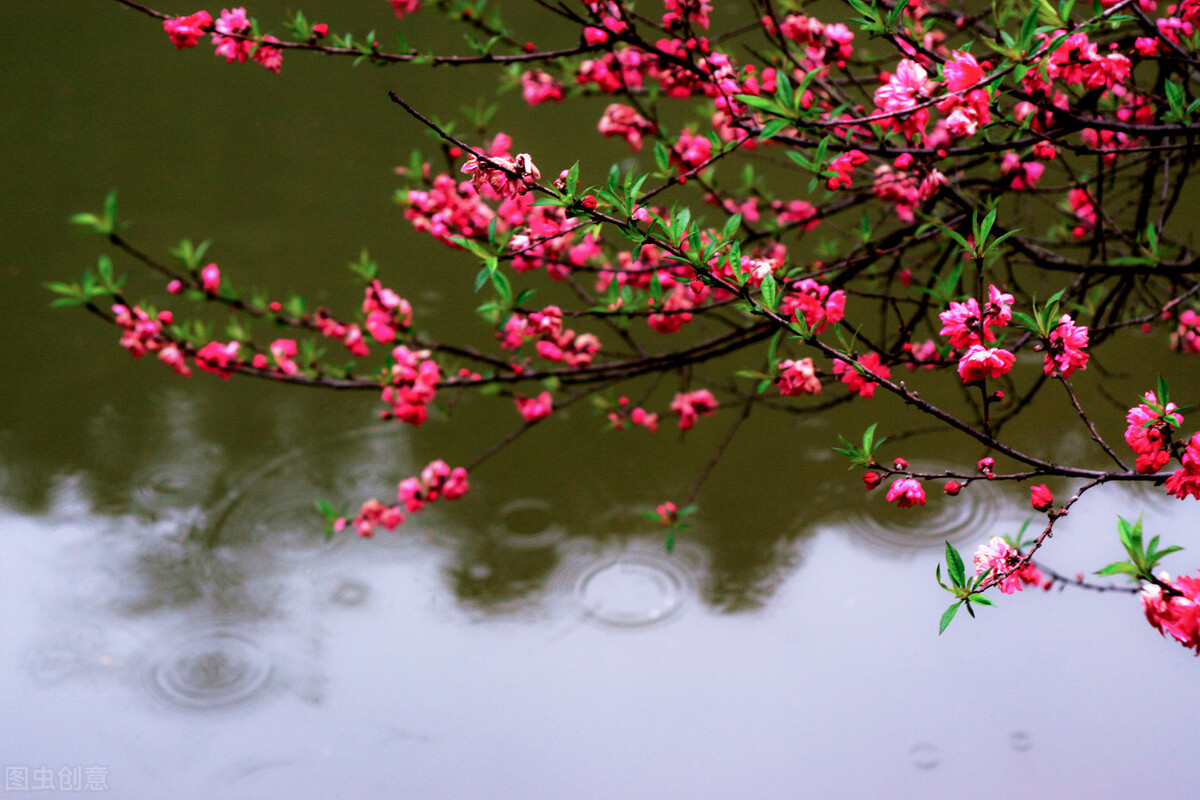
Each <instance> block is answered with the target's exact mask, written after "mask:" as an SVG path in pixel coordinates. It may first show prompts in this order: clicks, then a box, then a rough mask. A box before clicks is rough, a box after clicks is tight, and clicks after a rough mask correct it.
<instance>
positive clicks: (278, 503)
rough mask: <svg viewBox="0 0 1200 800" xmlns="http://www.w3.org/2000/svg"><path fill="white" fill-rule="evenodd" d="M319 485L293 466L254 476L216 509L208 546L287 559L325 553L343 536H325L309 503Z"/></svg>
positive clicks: (311, 502) (335, 545)
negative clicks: (266, 553)
mask: <svg viewBox="0 0 1200 800" xmlns="http://www.w3.org/2000/svg"><path fill="white" fill-rule="evenodd" d="M320 496H321V492H320V490H319V489H318V488H317V487H316V486H315V485H314V484H313V483H311V482H310V481H308V480H307V479H306V478H305V476H304V475H303V472H302V469H301V468H299V467H297V466H294V465H293V466H284V467H279V468H277V469H274V470H271V471H269V472H266V473H260V474H259V475H257V476H255V478H253V479H252V480H251V481H250V482H249V483H248V484H247V485H246V486H245V487H244V488H243V489H242V490H241V491H240V492H239V493H237V494H236V495H234V496H233V497H232V499H231V500H230V501H229V502H228V503H227V504H226V505H225V507H224V508H222V509H221V511H220V513H219V514H218V515H217V518H216V521H215V523H214V524H213V526H212V527H211V528H210V529H209V530H208V531H207V534H206V535H207V538H208V541H209V543H210V544H211V545H213V546H222V547H232V548H247V547H248V548H251V549H261V550H266V551H269V552H270V553H271V554H272V555H277V556H280V557H283V558H285V559H289V560H293V561H307V560H310V559H315V558H319V557H321V556H324V555H326V554H327V553H328V552H329V551H331V550H333V549H334V548H336V547H337V546H338V545H339V544H341V542H342V541H344V540H345V538H346V535H345V533H344V532H343V533H341V534H338V535H335V536H334V537H333V538H332V539H330V538H327V536H326V533H325V525H324V523H323V522H322V520H321V518H320V516H319V515H318V514H317V512H316V509H315V506H314V502H315V501H316V498H317V497H320Z"/></svg>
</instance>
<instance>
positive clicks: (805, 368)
mask: <svg viewBox="0 0 1200 800" xmlns="http://www.w3.org/2000/svg"><path fill="white" fill-rule="evenodd" d="M775 383H776V385H778V386H779V393H780V394H785V395H793V396H794V395H801V394H820V393H821V381H820V379H819V378H817V372H816V369H815V368H814V367H813V360H812V359H811V358H801V359H799V360H797V361H793V360H792V359H787V360H786V361H781V362H779V374H778V375H777V376H776V377H775Z"/></svg>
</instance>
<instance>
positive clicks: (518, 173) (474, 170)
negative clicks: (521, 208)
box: [462, 153, 542, 198]
mask: <svg viewBox="0 0 1200 800" xmlns="http://www.w3.org/2000/svg"><path fill="white" fill-rule="evenodd" d="M462 172H463V173H465V174H467V175H470V176H471V185H472V186H474V187H475V191H477V192H479V193H480V194H483V193H484V191H485V189H487V190H490V191H491V192H494V193H495V195H496V196H498V197H509V198H512V197H516V196H517V195H522V194H525V193H526V192H528V191H529V183H528V181H535V180H537V179H538V178H540V177H542V173H541V172H540V171H539V170H538V168H537V167H536V166H534V163H533V159H532V158H531V157H530V155H529V154H528V153H519V154H518V155H517V156H516V157H515V158H506V157H505V156H488V157H487V158H486V159H482V160H481V159H480V158H479V156H477V155H475V154H474V153H472V154H471V155H470V157H469V158H467V163H465V164H463V166H462Z"/></svg>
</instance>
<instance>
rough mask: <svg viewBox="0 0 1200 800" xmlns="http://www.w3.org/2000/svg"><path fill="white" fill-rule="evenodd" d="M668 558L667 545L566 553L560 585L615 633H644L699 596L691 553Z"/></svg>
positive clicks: (586, 612)
mask: <svg viewBox="0 0 1200 800" xmlns="http://www.w3.org/2000/svg"><path fill="white" fill-rule="evenodd" d="M683 549H684V550H685V551H687V552H685V553H680V552H679V551H678V550H677V551H676V552H675V553H674V554H671V555H668V554H667V553H666V551H665V549H664V546H663V543H662V542H649V541H647V542H630V543H628V544H627V545H626V546H625V547H624V548H622V549H620V550H616V551H612V550H610V551H607V552H601V553H582V552H575V553H566V554H564V564H563V567H562V568H561V570H560V572H559V575H558V576H557V578H556V580H555V581H554V583H555V584H556V585H557V587H558V588H559V590H560V591H562V592H563V593H565V594H566V595H568V596H569V597H570V599H571V601H572V602H573V604H574V605H575V606H576V607H578V608H579V609H581V610H582V611H583V613H584V615H585V617H586V618H587V619H589V620H591V621H593V622H596V623H598V624H600V625H605V626H609V627H615V628H642V627H647V626H651V625H656V624H659V623H662V622H665V621H667V620H669V619H671V618H673V617H675V616H676V615H678V614H679V613H680V612H681V611H682V610H683V608H684V607H685V606H686V604H687V601H688V597H689V595H690V594H692V592H693V585H694V581H693V578H692V576H693V574H694V573H695V571H696V566H695V564H694V563H693V561H694V560H695V559H694V558H689V557H688V554H689V553H690V550H691V548H686V547H685V548H683Z"/></svg>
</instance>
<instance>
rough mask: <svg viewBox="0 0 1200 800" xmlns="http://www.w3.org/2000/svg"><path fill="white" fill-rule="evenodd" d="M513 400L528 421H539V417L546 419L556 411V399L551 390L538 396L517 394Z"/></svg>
mask: <svg viewBox="0 0 1200 800" xmlns="http://www.w3.org/2000/svg"><path fill="white" fill-rule="evenodd" d="M513 402H515V403H516V404H517V411H518V412H520V414H521V416H522V417H523V418H524V419H525V421H526V422H537V421H538V420H539V419H545V418H546V417H548V416H550V413H551V412H552V411H554V399H553V398H552V397H551V396H550V393H549V392H542V393H541V394H539V395H538V396H537V397H522V396H520V395H517V396H516V397H515V398H513Z"/></svg>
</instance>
